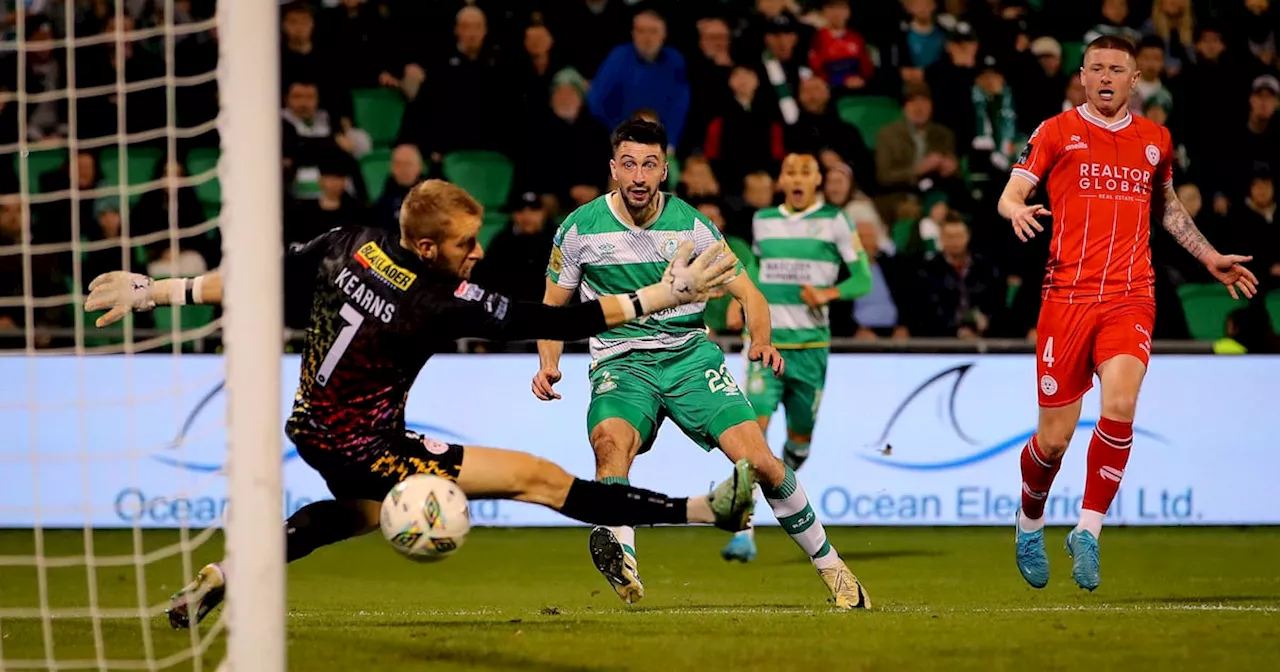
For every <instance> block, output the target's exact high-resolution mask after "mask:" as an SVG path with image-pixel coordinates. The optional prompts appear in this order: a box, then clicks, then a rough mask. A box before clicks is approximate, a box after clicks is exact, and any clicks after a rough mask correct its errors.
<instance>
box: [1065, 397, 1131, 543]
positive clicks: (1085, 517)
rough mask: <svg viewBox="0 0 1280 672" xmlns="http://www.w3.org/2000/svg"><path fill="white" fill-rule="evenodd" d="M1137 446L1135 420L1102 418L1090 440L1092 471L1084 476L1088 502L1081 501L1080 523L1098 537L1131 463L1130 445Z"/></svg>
mask: <svg viewBox="0 0 1280 672" xmlns="http://www.w3.org/2000/svg"><path fill="white" fill-rule="evenodd" d="M1132 446H1133V423H1132V422H1122V421H1120V420H1112V419H1111V418H1101V419H1099V420H1098V425H1097V426H1096V427H1094V429H1093V438H1092V439H1091V440H1090V441H1089V457H1088V464H1089V471H1088V472H1086V474H1085V479H1084V502H1082V503H1081V505H1080V509H1081V511H1080V525H1079V527H1077V529H1080V530H1088V531H1090V532H1092V533H1093V536H1094V537H1097V536H1098V535H1099V534H1102V518H1103V516H1105V515H1106V513H1107V509H1110V508H1111V502H1112V501H1114V500H1115V498H1116V493H1117V492H1119V491H1120V481H1121V480H1122V479H1123V478H1124V468H1125V466H1126V465H1127V464H1129V448H1131V447H1132Z"/></svg>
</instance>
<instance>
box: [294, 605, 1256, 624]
mask: <svg viewBox="0 0 1280 672" xmlns="http://www.w3.org/2000/svg"><path fill="white" fill-rule="evenodd" d="M872 612H883V613H891V614H1046V613H1072V612H1079V613H1117V614H1125V613H1150V612H1236V613H1256V614H1275V613H1280V606H1270V605H1242V604H1149V605H1136V604H1119V605H1115V604H1107V603H1101V604H1081V605H1053V606H1043V607H972V608H967V609H966V608H954V607H949V608H936V609H935V608H932V607H908V606H897V605H888V606H883V607H876V608H875V609H873V610H872ZM821 613H841V612H840V611H839V610H836V609H807V608H804V607H796V608H785V607H706V608H701V607H671V608H661V607H655V608H651V609H634V610H633V609H591V610H587V609H560V610H559V611H558V613H557V614H556V615H560V616H579V617H581V616H594V615H607V616H612V615H617V614H627V615H628V616H632V617H635V616H682V615H728V616H763V615H808V614H821ZM544 615H549V614H544V613H543V612H542V611H541V610H538V611H524V610H521V611H510V612H507V611H503V610H501V609H452V610H451V609H422V610H405V611H357V612H319V611H315V612H308V611H294V612H290V614H289V617H290V618H292V619H298V620H310V619H319V618H326V617H332V616H347V617H352V616H354V617H359V618H423V617H440V616H506V617H508V618H516V617H520V618H523V617H526V616H544Z"/></svg>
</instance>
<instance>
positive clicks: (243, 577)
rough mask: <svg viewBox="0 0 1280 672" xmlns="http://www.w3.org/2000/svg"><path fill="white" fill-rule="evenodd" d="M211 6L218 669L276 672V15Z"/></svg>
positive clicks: (274, 7) (279, 543)
mask: <svg viewBox="0 0 1280 672" xmlns="http://www.w3.org/2000/svg"><path fill="white" fill-rule="evenodd" d="M168 1H169V2H170V3H172V0H168ZM218 4H219V6H218V27H219V37H220V45H219V62H218V63H219V65H218V67H219V72H218V81H219V84H220V88H221V99H222V112H221V115H220V118H219V124H218V127H219V131H220V133H221V136H222V147H223V151H222V161H221V163H220V165H219V177H220V179H221V181H222V184H223V194H224V197H223V210H222V217H223V222H224V225H223V250H224V259H225V261H224V262H223V265H222V268H223V271H224V275H223V282H224V286H223V291H224V292H225V304H226V307H225V312H224V316H223V339H224V342H225V343H226V352H227V356H226V367H227V371H226V375H227V395H228V396H227V437H228V446H227V451H228V455H227V469H228V473H227V479H228V480H227V495H228V499H229V500H230V504H229V506H228V514H227V521H226V535H227V536H226V543H227V562H228V564H227V570H228V574H229V577H230V585H229V588H228V594H227V607H226V608H227V614H226V619H227V627H228V640H227V658H226V663H227V665H226V667H227V668H228V669H230V670H233V671H234V672H250V671H255V672H283V670H284V668H285V621H284V618H285V587H284V571H285V570H284V555H285V548H284V533H283V531H282V527H281V521H280V518H279V515H278V513H279V512H280V510H281V502H282V500H283V498H284V494H283V493H284V490H283V487H282V479H283V475H282V462H281V459H280V456H281V439H282V435H283V430H282V428H281V423H280V413H279V408H280V360H281V357H282V355H283V340H284V307H283V303H284V280H283V264H282V262H283V250H282V241H283V234H282V228H281V227H282V224H281V219H282V217H283V213H282V207H281V195H282V194H283V193H284V192H283V186H282V176H281V170H282V163H281V146H280V142H281V140H280V128H281V122H280V84H279V82H280V48H279V39H280V20H279V3H277V2H268V1H267V0H221V1H220V2H219V3H218ZM264 372H274V374H275V375H263V374H264Z"/></svg>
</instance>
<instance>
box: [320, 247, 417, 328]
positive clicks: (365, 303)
mask: <svg viewBox="0 0 1280 672" xmlns="http://www.w3.org/2000/svg"><path fill="white" fill-rule="evenodd" d="M370 244H372V243H370ZM409 282H413V281H412V280H410V281H409ZM333 284H335V285H337V286H338V288H339V289H341V290H342V291H343V293H345V294H346V295H347V296H349V297H351V303H353V304H355V305H357V306H359V307H360V308H361V309H362V310H364V312H366V313H369V314H370V315H372V316H374V317H376V318H378V319H380V320H382V321H383V322H384V323H389V322H391V320H392V319H393V318H394V317H395V316H396V304H394V303H392V302H390V301H388V300H386V299H384V298H382V297H380V296H378V293H377V292H375V291H373V288H371V287H366V286H365V284H364V283H363V282H360V278H359V277H358V276H357V275H356V274H355V273H352V272H351V269H349V268H344V269H342V270H340V271H338V277H337V278H335V279H334V281H333ZM406 286H407V285H406Z"/></svg>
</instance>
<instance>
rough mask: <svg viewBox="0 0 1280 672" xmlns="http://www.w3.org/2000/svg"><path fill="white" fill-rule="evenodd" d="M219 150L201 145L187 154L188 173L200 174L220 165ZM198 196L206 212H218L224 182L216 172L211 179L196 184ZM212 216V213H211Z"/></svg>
mask: <svg viewBox="0 0 1280 672" xmlns="http://www.w3.org/2000/svg"><path fill="white" fill-rule="evenodd" d="M218 156H219V154H218V150H217V149H215V148H212V147H199V148H196V149H193V150H191V152H190V153H189V154H187V174H188V175H191V176H193V177H194V176H196V175H199V174H201V173H203V172H206V171H209V170H214V169H215V168H217V167H218ZM195 190H196V198H198V199H200V205H202V206H204V212H205V214H206V215H209V213H210V212H212V213H214V214H216V213H217V212H218V211H219V210H220V209H221V208H220V206H221V205H222V184H221V183H220V182H219V181H218V177H217V175H216V174H215V175H214V176H213V177H211V178H210V179H208V180H206V181H204V182H201V183H199V184H197V185H195ZM210 216H211V215H210Z"/></svg>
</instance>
